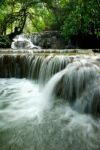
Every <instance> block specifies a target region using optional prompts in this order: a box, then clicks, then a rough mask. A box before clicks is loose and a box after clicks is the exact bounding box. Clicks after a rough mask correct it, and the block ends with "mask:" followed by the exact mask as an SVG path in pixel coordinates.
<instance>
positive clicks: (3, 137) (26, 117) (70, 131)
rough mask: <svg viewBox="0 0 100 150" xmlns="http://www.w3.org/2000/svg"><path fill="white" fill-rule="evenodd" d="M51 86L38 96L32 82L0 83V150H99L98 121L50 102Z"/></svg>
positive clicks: (38, 92)
mask: <svg viewBox="0 0 100 150" xmlns="http://www.w3.org/2000/svg"><path fill="white" fill-rule="evenodd" d="M62 74H63V71H62V73H61V74H60V76H59V73H58V76H59V79H60V78H61V77H62ZM54 78H55V77H54ZM57 80H58V79H57ZM50 82H51V81H50ZM50 82H49V83H48V85H47V86H46V87H45V88H46V89H45V90H42V92H41V90H39V85H38V84H36V83H35V82H34V81H30V80H26V79H15V78H11V79H0V149H1V150H10V149H11V150H78V149H80V150H100V120H99V119H98V120H97V119H94V118H92V117H91V116H90V115H86V114H80V113H78V112H76V111H74V110H73V109H71V107H70V106H69V105H68V103H67V102H64V101H63V100H62V99H56V98H53V97H52V96H51V95H50V94H51V93H52V88H53V87H54V84H53V83H52V82H51V83H52V85H51V86H50ZM56 82H57V81H56ZM46 90H47V91H49V92H50V90H51V92H50V94H49V92H48V93H47V92H46ZM48 97H49V98H48ZM50 97H51V98H50ZM52 98H53V101H55V103H52ZM51 104H52V105H51Z"/></svg>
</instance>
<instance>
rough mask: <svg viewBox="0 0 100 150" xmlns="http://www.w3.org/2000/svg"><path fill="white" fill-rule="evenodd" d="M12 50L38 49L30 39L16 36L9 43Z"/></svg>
mask: <svg viewBox="0 0 100 150" xmlns="http://www.w3.org/2000/svg"><path fill="white" fill-rule="evenodd" d="M11 48H12V49H40V47H39V46H36V45H34V44H33V43H32V42H31V39H30V38H27V37H25V36H24V35H17V36H16V37H15V38H14V39H13V42H12V43H11Z"/></svg>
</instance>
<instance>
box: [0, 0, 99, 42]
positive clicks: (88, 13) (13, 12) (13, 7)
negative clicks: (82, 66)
mask: <svg viewBox="0 0 100 150" xmlns="http://www.w3.org/2000/svg"><path fill="white" fill-rule="evenodd" d="M43 30H57V31H59V32H60V34H61V36H62V37H63V38H64V39H65V40H68V39H72V40H73V39H74V40H75V39H76V40H77V41H78V42H81V41H82V40H84V39H87V38H88V39H89V40H90V42H91V39H92V40H94V41H95V40H100V1H99V0H27V1H26V0H0V38H2V36H3V37H4V36H6V35H9V36H8V37H9V38H10V39H12V38H13V37H14V36H15V34H20V33H23V32H24V33H32V32H40V31H43ZM80 39H81V41H80Z"/></svg>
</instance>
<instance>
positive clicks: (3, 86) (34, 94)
mask: <svg viewBox="0 0 100 150" xmlns="http://www.w3.org/2000/svg"><path fill="white" fill-rule="evenodd" d="M45 105H46V102H45V99H44V98H43V96H42V93H41V92H39V87H38V85H37V84H36V83H35V82H32V81H29V80H26V79H15V78H12V79H0V117H1V118H2V119H3V120H2V119H1V123H0V124H1V125H4V123H5V126H6V125H7V123H10V122H14V121H21V120H23V119H32V118H33V119H36V118H37V119H38V120H41V118H42V112H43V110H44V109H45V108H46V106H45Z"/></svg>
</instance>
